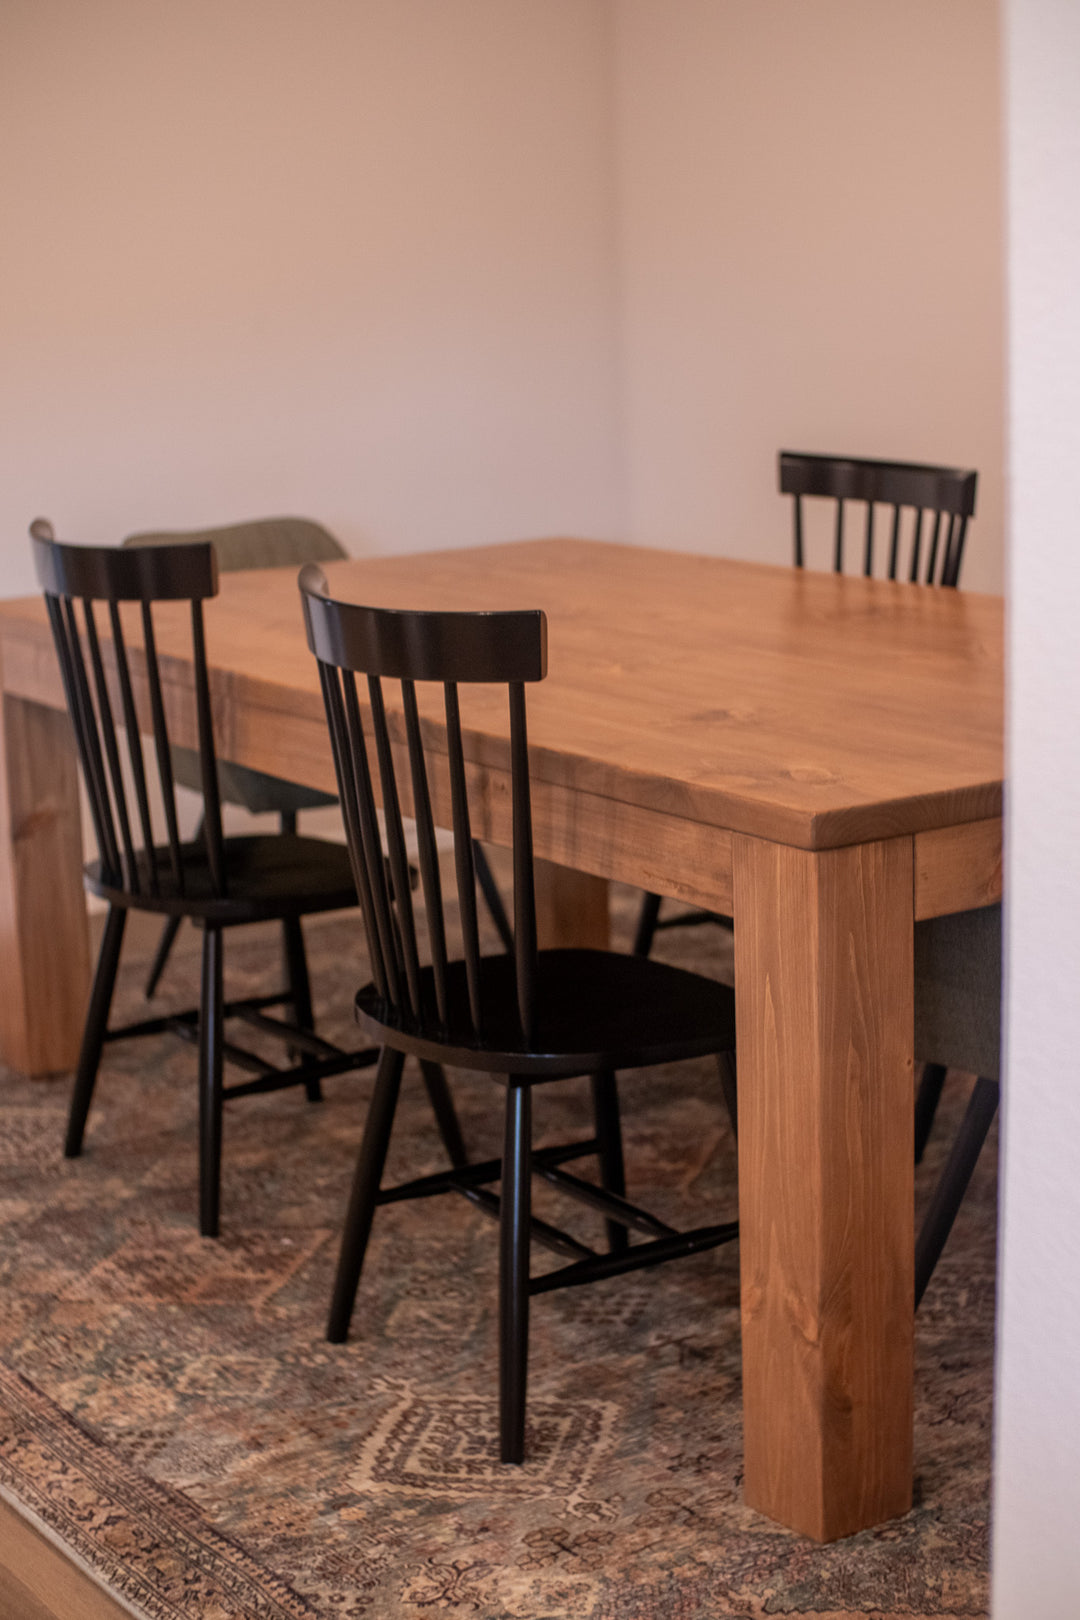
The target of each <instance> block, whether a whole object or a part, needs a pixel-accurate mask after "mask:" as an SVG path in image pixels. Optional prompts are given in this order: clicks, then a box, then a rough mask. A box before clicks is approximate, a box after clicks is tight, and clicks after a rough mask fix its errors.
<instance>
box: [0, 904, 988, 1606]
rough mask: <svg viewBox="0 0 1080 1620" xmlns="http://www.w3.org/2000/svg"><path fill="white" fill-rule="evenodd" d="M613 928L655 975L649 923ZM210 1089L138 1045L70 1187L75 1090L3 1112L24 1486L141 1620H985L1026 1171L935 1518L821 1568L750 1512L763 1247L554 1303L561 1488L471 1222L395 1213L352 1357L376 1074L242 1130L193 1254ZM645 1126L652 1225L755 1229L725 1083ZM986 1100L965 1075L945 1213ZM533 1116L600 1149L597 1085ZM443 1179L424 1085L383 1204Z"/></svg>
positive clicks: (403, 1207)
mask: <svg viewBox="0 0 1080 1620" xmlns="http://www.w3.org/2000/svg"><path fill="white" fill-rule="evenodd" d="M618 906H619V911H618V926H619V929H620V930H621V933H620V936H619V938H621V940H622V942H623V943H624V944H625V942H626V940H627V939H628V938H629V930H630V927H631V924H632V910H633V896H632V895H630V894H628V893H627V894H623V895H621V896H620V897H619V901H618ZM308 933H309V941H310V950H311V957H312V970H313V979H314V983H315V988H316V995H317V1000H318V1003H319V1013H320V1025H321V1027H323V1028H325V1030H326V1031H327V1033H328V1034H330V1036H331V1037H332V1038H335V1037H336V1038H342V1039H349V1038H351V1036H352V1030H351V1027H350V1024H349V1020H348V1007H349V1001H350V996H351V993H352V991H353V989H354V988H355V986H356V984H357V983H358V982H359V980H360V978H361V976H362V973H363V963H362V960H361V959H360V954H359V953H360V948H361V947H360V941H359V938H358V928H357V924H356V923H355V922H354V920H353V919H350V918H341V919H336V920H333V921H331V922H329V923H324V924H322V925H320V926H311V927H310V928H309V931H308ZM617 942H618V940H617ZM230 944H231V949H230V953H229V959H228V961H227V972H228V979H229V986H230V989H231V990H232V989H234V990H235V993H237V994H241V993H243V992H244V991H245V990H246V989H248V987H251V988H252V989H254V988H255V987H258V986H262V985H265V974H266V971H267V962H268V957H269V956H270V955H271V954H272V953H273V951H274V948H275V941H274V937H273V934H272V933H269V932H268V931H266V930H264V929H252V930H248V931H247V933H246V935H245V936H243V937H241V936H240V935H237V936H236V937H235V938H234V940H232V941H231V942H230ZM193 947H194V948H193ZM196 951H197V945H196V941H195V936H194V935H190V936H189V940H188V942H187V943H186V944H185V945H184V947H183V948H182V949H179V950H178V952H177V957H176V960H175V962H174V964H173V966H172V967H171V968H170V973H169V978H168V988H167V991H166V992H165V999H166V1001H167V1000H168V997H175V998H176V1001H177V1004H180V1003H182V1002H187V1003H190V1002H191V1001H192V1000H194V996H195V989H196V985H197V977H198V966H197V962H198V959H197V954H196ZM659 954H663V955H665V956H666V957H667V958H668V959H669V960H673V961H679V962H682V963H684V964H686V965H688V966H695V967H698V968H700V969H701V970H702V971H710V972H717V973H719V974H720V975H721V976H723V975H724V973H725V969H726V965H727V964H726V962H725V947H724V943H723V939H722V936H721V935H720V934H719V932H718V931H717V930H715V929H712V928H697V929H687V930H679V931H676V932H673V933H669V934H666V935H664V936H662V943H661V947H660V952H659ZM123 973H124V978H123V983H122V985H121V990H120V995H119V1000H118V1008H117V1012H118V1014H119V1015H120V1016H135V1015H136V1014H137V1012H138V1009H139V1008H140V1007H141V1005H142V1002H141V998H140V991H139V982H140V964H139V963H138V961H137V959H135V956H134V955H133V957H132V959H131V960H129V961H127V962H126V965H125V968H124V970H123ZM194 1065H195V1057H194V1053H193V1051H192V1050H191V1049H190V1048H187V1047H183V1046H181V1045H179V1043H174V1042H172V1041H170V1040H169V1039H168V1038H162V1040H160V1041H156V1040H153V1041H142V1042H128V1043H123V1044H118V1045H116V1046H114V1047H112V1048H110V1049H108V1050H107V1057H106V1062H105V1065H104V1067H103V1071H102V1074H101V1077H100V1081H99V1094H98V1097H97V1099H96V1101H95V1106H94V1110H93V1111H92V1113H91V1118H90V1127H89V1132H88V1140H87V1151H86V1152H85V1154H84V1156H83V1157H82V1158H81V1159H79V1160H76V1161H73V1162H66V1161H65V1160H64V1159H63V1158H62V1157H61V1154H60V1143H61V1137H62V1128H63V1121H64V1117H65V1113H66V1108H67V1097H68V1089H69V1086H68V1083H67V1082H66V1081H58V1082H41V1081H38V1082H23V1081H18V1080H16V1079H14V1078H12V1077H10V1076H6V1077H4V1078H3V1082H2V1090H0V1119H2V1132H0V1223H2V1226H3V1229H4V1243H3V1246H2V1250H0V1288H2V1291H3V1292H2V1312H0V1490H2V1491H3V1492H4V1493H5V1494H7V1495H8V1496H9V1497H10V1498H11V1499H12V1500H15V1501H16V1502H18V1503H19V1504H20V1505H21V1506H22V1507H23V1508H24V1509H25V1510H26V1511H27V1512H29V1513H30V1514H31V1515H32V1516H34V1517H35V1518H36V1519H37V1521H38V1522H39V1523H40V1524H41V1525H42V1527H43V1528H44V1529H45V1530H46V1532H47V1533H49V1534H51V1535H52V1536H53V1537H54V1538H59V1539H60V1540H61V1541H63V1542H64V1543H65V1544H66V1545H67V1546H69V1547H70V1548H71V1549H72V1550H73V1551H74V1552H75V1554H76V1555H77V1556H78V1557H79V1559H80V1560H81V1561H82V1562H83V1563H85V1564H86V1565H87V1566H89V1567H90V1568H91V1569H92V1570H93V1571H95V1572H96V1573H97V1575H98V1576H99V1578H100V1579H101V1580H102V1581H103V1582H104V1583H105V1584H106V1585H107V1586H108V1587H109V1588H110V1589H111V1590H112V1591H113V1592H114V1593H115V1594H116V1595H117V1596H118V1597H119V1598H120V1599H122V1600H123V1601H124V1602H126V1603H127V1604H128V1605H129V1606H130V1607H131V1608H132V1609H133V1610H134V1612H135V1613H137V1614H143V1615H148V1616H153V1617H155V1620H157V1617H169V1620H172V1617H174V1616H176V1617H180V1616H183V1617H185V1620H187V1617H191V1620H232V1617H244V1620H247V1617H255V1620H263V1617H266V1620H299V1617H307V1616H313V1617H325V1620H331V1617H333V1620H353V1617H357V1620H359V1617H361V1616H363V1617H368V1616H378V1617H379V1620H404V1617H419V1616H426V1615H446V1616H477V1617H481V1620H511V1617H515V1620H516V1617H526V1616H527V1617H529V1620H548V1617H551V1620H554V1617H562V1616H571V1615H572V1616H575V1617H582V1620H689V1617H691V1616H693V1617H712V1616H735V1617H745V1620H763V1617H765V1616H777V1615H779V1616H784V1615H808V1616H816V1617H818V1620H855V1617H865V1616H870V1617H879V1620H884V1617H886V1616H890V1617H891V1616H908V1617H919V1616H935V1617H938V1616H981V1615H984V1614H985V1613H986V1611H987V1526H988V1497H989V1466H990V1416H991V1376H992V1331H993V1281H994V1225H995V1213H994V1211H995V1174H994V1157H995V1155H994V1142H993V1141H992V1142H991V1143H990V1144H988V1148H987V1151H986V1152H985V1153H984V1155H983V1160H982V1163H981V1164H980V1167H979V1170H978V1172H977V1174H976V1178H975V1183H974V1185H973V1188H972V1192H971V1194H970V1196H969V1199H968V1201H967V1204H966V1205H965V1208H964V1210H963V1212H962V1214H961V1218H960V1221H959V1222H958V1224H957V1227H956V1230H955V1232H954V1234H953V1238H952V1240H951V1242H950V1245H949V1248H948V1249H947V1251H946V1253H945V1255H944V1257H943V1259H942V1262H941V1264H940V1266H939V1269H938V1272H937V1274H936V1276H935V1279H934V1282H933V1284H932V1285H931V1289H930V1291H929V1292H928V1294H927V1297H926V1299H925V1301H924V1303H923V1306H922V1309H921V1310H920V1312H919V1318H918V1362H917V1383H916V1431H915V1457H916V1481H915V1492H916V1506H915V1507H914V1508H913V1509H912V1511H911V1512H910V1513H909V1514H908V1515H907V1516H906V1517H905V1518H903V1519H900V1520H897V1521H895V1522H893V1523H891V1524H888V1525H885V1526H884V1527H882V1528H880V1529H878V1530H876V1531H872V1532H866V1533H864V1534H862V1535H859V1536H855V1537H852V1538H851V1539H849V1540H847V1541H844V1542H840V1543H837V1544H835V1545H833V1546H829V1547H820V1546H817V1545H816V1544H814V1543H812V1542H809V1541H805V1540H803V1539H801V1538H799V1537H797V1536H794V1535H791V1534H789V1533H788V1532H786V1531H784V1530H781V1529H780V1528H778V1527H777V1526H775V1525H773V1524H771V1523H769V1522H768V1521H766V1520H764V1519H762V1518H760V1517H758V1516H757V1515H755V1514H754V1513H752V1512H750V1511H748V1510H747V1509H746V1508H745V1507H744V1506H743V1505H742V1503H741V1500H740V1483H741V1481H740V1469H741V1429H740V1367H739V1335H738V1309H737V1307H738V1254H737V1246H732V1247H729V1248H726V1249H720V1250H716V1251H714V1252H712V1253H711V1254H706V1255H701V1256H697V1257H694V1258H692V1259H688V1260H685V1261H682V1262H680V1263H678V1264H675V1265H671V1266H667V1267H662V1268H660V1269H659V1270H658V1271H654V1272H650V1273H639V1274H638V1275H636V1276H630V1277H626V1278H616V1279H613V1280H611V1281H609V1282H606V1283H602V1284H597V1285H594V1286H593V1287H591V1288H588V1289H573V1290H567V1291H566V1292H563V1293H555V1294H550V1295H545V1296H542V1297H541V1298H539V1299H537V1300H536V1301H535V1302H534V1307H533V1326H532V1342H531V1358H530V1390H529V1435H528V1453H529V1461H528V1462H527V1464H526V1465H525V1466H524V1467H523V1468H520V1469H514V1468H506V1467H502V1466H501V1465H500V1464H499V1463H498V1462H496V1461H495V1460H494V1458H495V1457H496V1456H497V1446H496V1399H495V1357H496V1322H495V1271H496V1233H495V1229H494V1227H493V1226H492V1225H491V1224H490V1223H489V1222H488V1221H486V1220H485V1219H484V1218H483V1217H482V1216H481V1215H480V1214H479V1213H477V1212H476V1211H475V1210H473V1209H472V1208H471V1207H470V1206H468V1205H466V1204H465V1203H464V1201H462V1200H459V1199H455V1198H441V1199H437V1200H429V1201H426V1202H423V1203H411V1204H400V1205H396V1206H392V1207H388V1208H384V1209H383V1210H381V1211H380V1212H379V1214H378V1215H377V1217H376V1223H375V1229H374V1235H373V1239H372V1245H371V1249H370V1251H369V1257H368V1262H367V1268H366V1271H365V1277H364V1282H363V1284H362V1287H361V1293H360V1296H359V1299H358V1302H357V1310H356V1315H355V1318H354V1324H353V1334H352V1338H351V1340H350V1342H349V1343H348V1344H346V1345H339V1346H332V1345H328V1344H327V1343H326V1342H325V1341H324V1339H323V1336H322V1335H323V1323H324V1318H325V1313H326V1308H327V1303H328V1298H329V1289H330V1281H331V1276H332V1272H333V1266H334V1261H335V1254H336V1245H337V1234H338V1230H339V1225H340V1221H341V1216H342V1211H343V1206H344V1201H345V1197H346V1193H347V1187H348V1183H349V1178H350V1174H351V1169H352V1164H353V1159H354V1155H355V1151H356V1146H357V1143H358V1140H359V1136H360V1131H361V1127H362V1124H363V1119H364V1112H365V1108H366V1106H367V1101H368V1098H369V1096H370V1092H371V1085H372V1079H371V1071H370V1070H369V1071H367V1072H365V1073H361V1074H358V1075H354V1076H342V1077H340V1078H338V1079H336V1080H332V1081H330V1082H328V1083H327V1084H326V1086H325V1091H326V1096H325V1100H324V1102H323V1103H322V1104H321V1105H309V1104H308V1103H307V1102H306V1101H305V1100H304V1098H303V1096H302V1094H301V1093H281V1094H278V1095H277V1096H271V1097H265V1098H247V1099H243V1100H238V1101H236V1102H234V1103H232V1104H230V1105H229V1106H228V1108H227V1117H226V1143H225V1174H224V1197H223V1236H222V1238H221V1240H220V1242H217V1243H213V1242H207V1241H204V1240H202V1239H200V1238H199V1236H198V1235H197V1231H196V1220H195V1206H196V1194H195V1184H196V1164H195V1118H196V1099H195V1088H194ZM452 1083H453V1085H454V1090H455V1096H456V1098H457V1101H458V1105H459V1109H460V1112H461V1115H462V1121H463V1124H464V1128H465V1132H466V1136H467V1139H468V1142H469V1146H470V1149H471V1150H472V1151H473V1152H474V1153H476V1154H477V1156H480V1157H487V1156H494V1155H496V1154H497V1153H498V1152H499V1145H500V1133H501V1123H500V1104H501V1092H500V1091H498V1090H497V1088H495V1087H494V1086H493V1085H492V1084H491V1082H490V1081H488V1080H487V1079H485V1078H484V1077H483V1076H479V1075H455V1076H452ZM621 1093H622V1098H623V1113H624V1128H625V1133H626V1148H627V1165H628V1178H629V1182H630V1188H631V1196H633V1197H637V1198H639V1200H640V1201H641V1202H642V1203H643V1204H645V1205H646V1207H648V1208H651V1209H654V1210H655V1211H656V1213H658V1214H660V1215H662V1216H663V1215H665V1214H670V1217H671V1218H672V1219H673V1221H674V1222H675V1223H677V1224H686V1225H690V1224H699V1223H703V1222H704V1221H706V1220H719V1219H724V1218H726V1216H727V1215H728V1214H733V1213H734V1211H735V1153H734V1145H733V1142H732V1139H731V1135H730V1131H729V1130H728V1128H727V1125H726V1121H725V1117H724V1114H723V1110H722V1107H721V1106H720V1103H719V1097H718V1092H717V1086H716V1081H715V1069H714V1067H713V1066H712V1064H711V1063H705V1064H686V1065H681V1066H678V1067H672V1068H671V1069H664V1070H653V1071H647V1072H643V1073H639V1074H636V1075H629V1076H627V1077H625V1078H624V1080H623V1081H622V1082H621ZM965 1093H966V1085H965V1082H964V1079H963V1077H960V1076H952V1077H951V1078H950V1082H949V1085H948V1086H947V1088H946V1103H945V1105H944V1109H943V1114H942V1118H941V1120H940V1123H939V1126H938V1129H937V1133H936V1136H935V1140H934V1143H933V1145H932V1149H931V1152H930V1153H929V1154H928V1159H927V1164H926V1166H925V1168H924V1171H923V1172H921V1173H920V1181H919V1185H920V1189H921V1190H922V1191H923V1193H924V1194H925V1189H926V1187H927V1186H928V1184H929V1178H931V1177H932V1176H933V1174H934V1172H935V1170H936V1169H937V1167H938V1165H939V1163H940V1157H941V1153H942V1151H943V1147H944V1144H945V1143H946V1142H947V1140H948V1136H949V1132H950V1129H951V1128H953V1127H954V1126H955V1122H956V1120H957V1119H958V1117H959V1113H960V1111H961V1109H962V1106H963V1102H964V1097H965ZM536 1116H537V1117H536V1137H537V1140H538V1141H542V1140H558V1139H560V1138H563V1137H564V1136H568V1135H570V1134H572V1133H574V1132H580V1133H581V1134H583V1135H584V1134H587V1130H588V1110H587V1093H586V1090H585V1087H584V1084H579V1083H577V1082H575V1083H573V1084H570V1085H563V1086H552V1087H547V1088H542V1089H541V1091H540V1093H539V1095H538V1097H537V1107H536ZM442 1162H443V1161H442V1156H441V1152H440V1148H439V1143H438V1139H437V1137H436V1134H435V1131H434V1128H433V1123H432V1120H431V1116H430V1112H429V1109H428V1106H427V1103H426V1101H425V1098H424V1093H423V1090H422V1087H421V1085H420V1082H419V1078H418V1076H417V1075H415V1074H413V1073H411V1071H410V1070H409V1069H408V1068H407V1069H406V1082H405V1088H404V1100H403V1109H402V1111H401V1112H399V1123H398V1127H397V1131H396V1135H395V1138H394V1142H393V1144H392V1146H391V1155H390V1163H389V1165H388V1175H390V1176H394V1177H398V1178H404V1177H405V1176H408V1175H412V1174H420V1173H423V1172H425V1171H427V1170H434V1169H438V1168H441V1167H442ZM587 1162H588V1161H582V1164H583V1165H585V1164H586V1163H587ZM537 1202H538V1205H539V1212H540V1213H541V1214H549V1215H550V1214H551V1213H553V1212H554V1211H555V1210H556V1208H557V1209H558V1217H557V1218H558V1219H559V1220H560V1222H562V1223H563V1224H565V1225H566V1226H567V1227H569V1228H570V1229H571V1230H576V1231H578V1232H579V1233H580V1235H581V1236H583V1237H585V1238H588V1237H590V1236H593V1238H594V1240H595V1233H593V1231H592V1228H591V1226H590V1217H589V1215H588V1213H587V1212H585V1211H579V1212H578V1213H576V1214H575V1213H574V1212H572V1211H571V1212H570V1213H569V1214H568V1213H567V1211H566V1209H565V1206H562V1205H559V1206H557V1205H556V1204H554V1203H553V1204H551V1205H550V1206H549V1205H548V1202H547V1199H546V1198H545V1197H544V1195H543V1194H542V1193H541V1192H540V1190H539V1189H538V1192H537ZM545 1261H546V1257H541V1256H537V1258H536V1262H535V1263H536V1264H537V1265H540V1264H544V1263H545Z"/></svg>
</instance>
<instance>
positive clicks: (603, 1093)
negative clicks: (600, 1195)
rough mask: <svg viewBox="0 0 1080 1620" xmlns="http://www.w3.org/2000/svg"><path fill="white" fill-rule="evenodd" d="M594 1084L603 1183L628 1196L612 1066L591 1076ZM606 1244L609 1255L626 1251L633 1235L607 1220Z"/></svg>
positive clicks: (613, 1191)
mask: <svg viewBox="0 0 1080 1620" xmlns="http://www.w3.org/2000/svg"><path fill="white" fill-rule="evenodd" d="M589 1080H590V1084H591V1086H592V1100H593V1119H594V1121H595V1124H596V1140H597V1143H598V1144H599V1154H598V1157H599V1160H600V1185H601V1186H602V1187H603V1188H604V1190H605V1191H606V1192H612V1193H616V1194H617V1195H618V1197H620V1198H624V1197H625V1196H626V1172H625V1170H624V1168H623V1150H622V1126H621V1124H620V1121H619V1089H618V1086H617V1084H616V1081H615V1076H614V1074H613V1073H612V1072H611V1070H610V1069H604V1070H602V1071H601V1073H599V1074H593V1075H590V1076H589ZM605 1225H606V1226H607V1244H608V1252H609V1253H610V1254H625V1253H626V1250H627V1248H628V1246H629V1242H630V1234H629V1233H628V1232H627V1230H626V1227H625V1226H623V1225H622V1223H621V1222H619V1221H606V1222H605Z"/></svg>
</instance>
